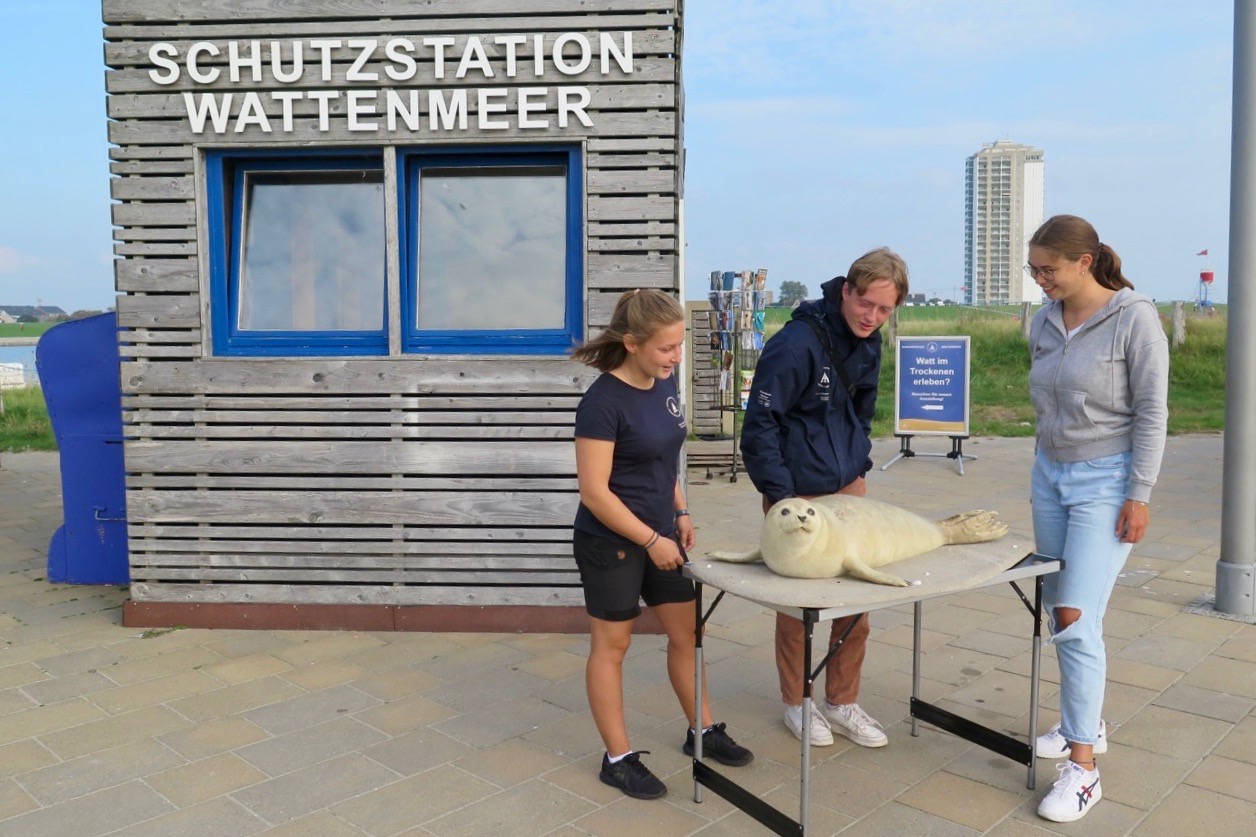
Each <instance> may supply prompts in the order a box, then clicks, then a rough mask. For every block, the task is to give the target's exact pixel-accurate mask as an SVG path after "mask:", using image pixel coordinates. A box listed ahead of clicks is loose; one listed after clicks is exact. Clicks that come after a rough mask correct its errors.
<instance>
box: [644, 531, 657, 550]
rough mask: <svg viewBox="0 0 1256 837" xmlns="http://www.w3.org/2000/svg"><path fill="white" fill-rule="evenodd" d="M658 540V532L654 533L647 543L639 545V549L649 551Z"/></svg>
mask: <svg viewBox="0 0 1256 837" xmlns="http://www.w3.org/2000/svg"><path fill="white" fill-rule="evenodd" d="M658 539H659V533H658V532H655V533H654V537H652V538H650V539H649V540H648V541H646V542H645V543H643V544H641V548H642V549H649V548H650V547H652V546H654V542H655V541H657V540H658Z"/></svg>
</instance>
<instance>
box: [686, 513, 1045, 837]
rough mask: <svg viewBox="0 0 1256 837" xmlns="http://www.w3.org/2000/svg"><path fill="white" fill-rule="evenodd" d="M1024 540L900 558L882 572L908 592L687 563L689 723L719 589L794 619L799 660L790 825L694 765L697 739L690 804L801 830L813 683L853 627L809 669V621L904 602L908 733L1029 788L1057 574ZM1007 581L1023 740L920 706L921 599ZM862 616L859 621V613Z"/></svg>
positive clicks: (751, 567) (761, 568) (754, 567)
mask: <svg viewBox="0 0 1256 837" xmlns="http://www.w3.org/2000/svg"><path fill="white" fill-rule="evenodd" d="M1027 543H1032V539H1030V538H1027V537H1025V536H1024V535H1015V534H1009V535H1005V536H1004V537H1003V538H1001V539H1000V540H998V541H993V542H991V543H984V544H963V545H953V546H944V547H941V548H939V549H935V550H933V551H932V552H928V553H925V554H924V555H919V556H916V557H914V558H909V559H907V560H905V561H899V562H896V563H894V564H893V565H891V566H889V567H887V568H885V571H886V572H891V573H894V574H895V575H898V576H900V577H902V578H903V579H905V580H907V581H908V582H909V586H907V587H891V586H887V585H881V584H871V583H869V582H866V581H861V580H858V579H852V578H848V577H841V578H835V579H796V578H786V577H784V576H779V575H777V574H776V573H773V572H772V571H771V570H769V569H768V568H767V567H766V566H765V565H763V564H762V563H755V564H733V563H725V562H721V561H714V560H711V559H707V558H701V557H699V558H695V559H694V560H692V561H691V562H690V563H688V564H686V565H685V568H684V573H685V575H687V576H688V577H689V578H691V579H693V581H694V582H695V584H696V586H697V590H698V602H697V625H696V632H697V640H696V644H697V652H696V654H695V655H694V656H695V669H694V679H695V681H696V684H697V689H696V691H697V699H696V704H695V711H696V712H697V713H698V714H697V715H696V717H701V712H702V677H701V672H702V666H703V648H702V635H703V630H702V628H703V626H704V625H705V624H706V622H707V620H708V619H709V618H710V616H711V613H712V612H713V611H714V610H715V608H716V606H717V605H719V603H720V600H721V599H722V598H723V597H724V595H725V594H726V593H729V594H732V595H734V596H737V597H738V598H742V599H746V600H748V601H752V602H756V603H758V604H761V605H763V606H765V607H767V608H770V609H772V610H775V611H777V612H779V613H784V614H787V615H789V616H793V617H795V618H797V619H799V620H801V621H802V623H803V625H804V627H805V632H806V641H805V644H804V646H803V647H804V656H803V672H802V674H803V702H802V717H803V730H802V744H801V751H802V756H801V773H802V775H801V778H800V785H799V794H800V797H799V812H798V819H797V820H794V819H792V818H791V817H789V816H788V815H786V814H785V813H783V812H781V811H780V810H778V809H777V808H774V807H772V806H771V805H769V804H768V803H766V802H764V801H763V800H761V799H759V798H758V797H756V796H755V795H754V794H752V793H751V792H750V791H747V790H746V789H745V788H743V787H741V786H740V785H738V784H736V783H735V782H733V781H732V780H730V779H728V778H727V777H725V776H723V775H721V774H720V773H718V772H717V771H716V770H714V769H713V768H712V767H711V766H709V765H708V764H706V763H704V762H703V760H702V736H697V737H696V739H695V750H694V758H693V780H694V801H695V802H701V801H702V787H703V786H706V787H708V788H710V789H711V790H712V791H714V792H715V793H716V794H718V795H719V796H722V797H723V798H725V799H727V800H728V801H729V802H731V803H732V804H733V805H735V806H736V807H737V808H738V809H740V810H741V811H743V812H745V813H747V814H749V815H750V816H752V817H754V818H755V819H756V820H758V821H759V822H760V823H762V824H763V825H765V826H767V827H768V828H769V829H771V830H772V831H774V832H775V833H777V834H781V835H805V834H807V833H808V831H807V829H808V825H809V822H808V806H809V802H810V799H809V789H810V781H811V777H810V767H811V757H810V756H811V748H810V746H809V743H808V742H809V741H810V726H811V724H810V721H811V701H812V684H813V683H814V681H815V679H816V677H818V676H819V674H820V672H822V671H823V670H824V667H825V664H826V663H827V662H828V660H829V658H830V657H831V656H832V655H833V654H834V653H835V652H836V650H837V648H839V647H840V646H841V644H842V643H843V642H845V641H846V637H847V636H848V635H849V633H850V631H851V629H852V628H853V627H854V625H855V622H854V621H852V622H851V624H850V626H848V627H847V628H846V632H845V633H844V634H843V635H842V636H841V637H839V639H838V641H837V643H836V644H835V645H834V646H833V647H832V648H830V649H829V652H828V654H826V655H825V656H824V657H823V659H821V660H820V662H819V664H818V665H815V666H814V667H813V665H812V649H811V643H812V638H813V636H814V633H815V626H816V624H817V623H821V622H827V621H829V620H830V619H837V618H839V617H843V616H850V615H853V614H859V613H862V614H866V613H868V612H870V611H873V610H879V609H881V608H885V607H894V606H896V605H901V604H908V603H911V604H912V605H913V606H914V614H913V623H914V631H913V640H912V693H911V719H912V721H911V733H912V735H913V736H918V735H919V722H920V721H925V722H926V723H930V724H933V725H934V726H936V727H938V728H940V729H943V730H946V731H947V732H950V733H952V734H954V735H957V736H959V737H961V738H964V739H966V740H968V741H971V742H973V743H975V744H979V745H981V746H982V747H985V748H986V749H988V750H991V751H993V752H995V753H998V754H1000V755H1003V756H1006V757H1007V758H1009V759H1012V760H1013V761H1016V762H1019V763H1020V764H1024V765H1026V766H1027V767H1028V776H1027V779H1026V782H1025V786H1026V787H1027V788H1030V789H1032V788H1033V787H1034V768H1035V765H1036V758H1035V755H1034V748H1033V742H1034V739H1035V738H1036V737H1037V735H1038V689H1039V674H1040V665H1041V656H1042V580H1043V576H1045V575H1047V574H1048V573H1053V572H1058V571H1059V569H1060V567H1061V566H1062V563H1063V562H1062V561H1060V560H1059V559H1055V558H1048V557H1046V556H1043V555H1039V554H1037V553H1034V552H1032V551H1030V552H1029V553H1028V554H1026V552H1025V549H1026V544H1027ZM1030 579H1032V580H1033V582H1034V592H1033V601H1032V602H1031V601H1030V600H1029V599H1028V598H1027V597H1026V596H1025V594H1024V593H1023V592H1022V591H1021V589H1020V587H1019V586H1018V585H1017V582H1019V581H1027V580H1030ZM1004 583H1007V584H1010V585H1011V587H1012V589H1013V590H1015V591H1016V595H1017V596H1019V597H1020V600H1021V602H1022V603H1023V604H1024V605H1025V607H1026V609H1027V610H1028V611H1029V614H1030V616H1031V617H1032V619H1033V634H1032V641H1031V642H1032V658H1031V659H1032V661H1031V665H1030V684H1029V738H1028V742H1026V741H1021V740H1018V739H1016V738H1012V737H1011V736H1008V735H1005V734H1003V733H1001V732H998V731H996V730H992V729H990V728H988V727H985V726H982V725H981V724H978V723H976V722H974V721H971V720H969V719H966V718H963V717H960V716H958V715H955V714H954V713H952V712H949V711H947V710H945V709H942V708H940V707H938V706H934V705H933V704H930V703H928V702H926V701H925V700H923V699H922V698H921V696H920V639H921V621H922V608H921V602H923V601H924V600H926V599H931V598H936V597H940V596H946V595H950V594H952V593H966V592H971V591H973V590H977V589H981V588H983V587H991V586H994V585H997V584H1004ZM704 587H713V588H715V589H716V590H718V591H719V594H718V595H717V596H716V597H715V600H714V601H713V602H711V606H710V608H709V609H707V610H706V611H705V612H703V609H702V607H703V605H702V596H703V588H704ZM863 618H865V619H866V618H868V617H867V616H864V617H863Z"/></svg>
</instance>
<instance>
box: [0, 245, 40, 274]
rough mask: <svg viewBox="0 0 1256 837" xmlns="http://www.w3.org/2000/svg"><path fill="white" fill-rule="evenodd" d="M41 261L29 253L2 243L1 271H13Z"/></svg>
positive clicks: (0, 250) (0, 252)
mask: <svg viewBox="0 0 1256 837" xmlns="http://www.w3.org/2000/svg"><path fill="white" fill-rule="evenodd" d="M39 263H40V260H39V259H38V258H36V257H35V256H31V255H27V254H26V253H23V252H21V251H20V250H15V249H13V248H12V247H5V246H4V245H3V244H0V273H12V272H14V271H17V270H22V269H23V268H27V267H33V266H34V265H37V264H39Z"/></svg>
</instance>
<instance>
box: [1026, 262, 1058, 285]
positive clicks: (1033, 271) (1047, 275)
mask: <svg viewBox="0 0 1256 837" xmlns="http://www.w3.org/2000/svg"><path fill="white" fill-rule="evenodd" d="M1057 270H1059V268H1056V267H1034V266H1033V265H1031V264H1027V265H1025V272H1026V273H1028V274H1029V278H1030V279H1037V278H1038V277H1040V276H1041V277H1042V278H1043V279H1046V280H1047V281H1048V282H1050V281H1052V280H1054V279H1055V272H1056V271H1057Z"/></svg>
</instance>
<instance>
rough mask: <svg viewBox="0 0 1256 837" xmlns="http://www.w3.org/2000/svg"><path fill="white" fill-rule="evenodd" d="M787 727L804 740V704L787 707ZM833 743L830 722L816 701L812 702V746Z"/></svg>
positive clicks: (824, 745)
mask: <svg viewBox="0 0 1256 837" xmlns="http://www.w3.org/2000/svg"><path fill="white" fill-rule="evenodd" d="M785 727H786V728H787V729H788V730H789V731H790V732H792V733H793V734H794V737H795V738H797V739H798V740H799V741H802V706H801V705H798V706H786V707H785ZM832 743H833V733H832V732H830V731H829V722H828V721H826V720H825V719H824V716H823V715H821V714H820V710H819V708H817V707H816V705H815V703H814V702H812V704H811V746H812V747H827V746H829V745H830V744H832Z"/></svg>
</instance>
